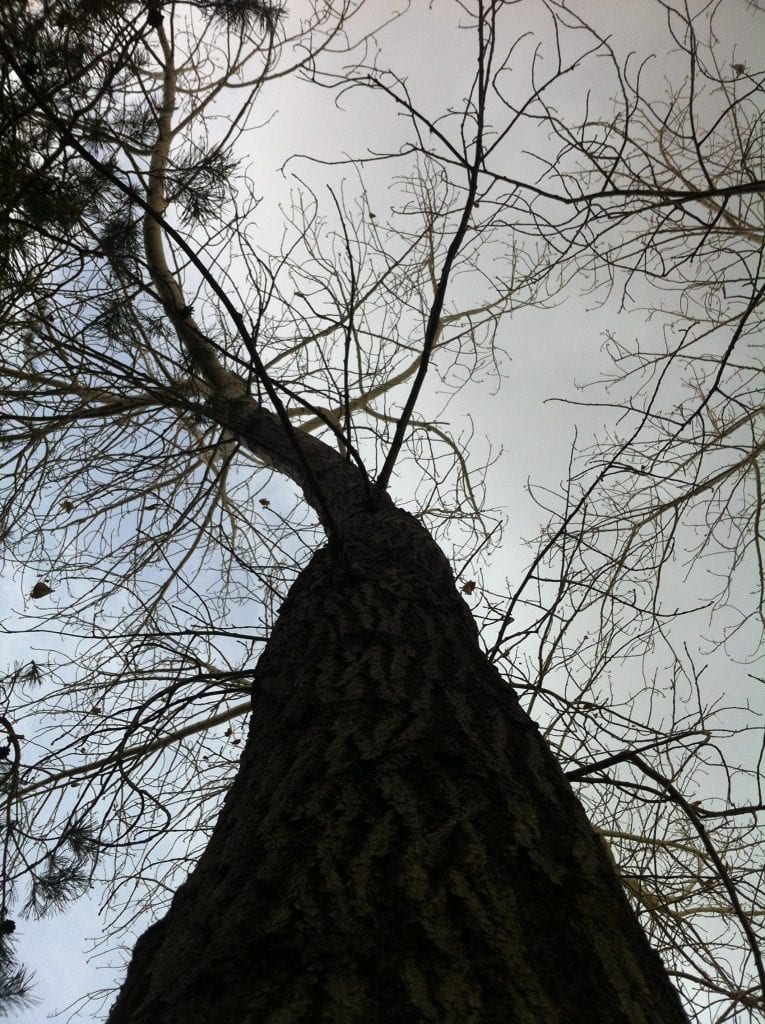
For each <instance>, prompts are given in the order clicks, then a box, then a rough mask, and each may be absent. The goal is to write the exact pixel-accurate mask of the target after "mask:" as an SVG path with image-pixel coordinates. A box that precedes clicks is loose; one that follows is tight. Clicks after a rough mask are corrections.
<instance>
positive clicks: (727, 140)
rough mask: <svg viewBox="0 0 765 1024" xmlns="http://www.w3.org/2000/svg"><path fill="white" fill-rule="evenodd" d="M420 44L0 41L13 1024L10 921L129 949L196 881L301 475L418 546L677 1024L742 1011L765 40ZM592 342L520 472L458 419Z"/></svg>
mask: <svg viewBox="0 0 765 1024" xmlns="http://www.w3.org/2000/svg"><path fill="white" fill-rule="evenodd" d="M434 6H435V5H431V6H430V7H428V8H426V6H425V5H423V4H419V3H414V4H413V5H412V6H411V8H410V9H403V10H402V11H401V12H400V13H397V14H395V15H394V14H391V15H390V16H388V15H387V14H382V15H381V12H380V10H379V9H378V8H377V5H374V4H364V3H363V2H361V0H342V2H338V3H331V4H324V3H320V2H318V0H317V2H315V3H301V4H295V5H294V10H293V9H292V7H291V5H288V6H287V7H286V8H284V9H282V8H281V7H280V6H278V5H276V4H272V3H262V2H259V0H192V2H189V3H179V2H167V3H163V2H157V3H155V2H149V3H126V2H124V0H119V2H117V0H110V2H107V3H103V2H99V3H92V2H82V0H80V2H78V3H74V2H73V0H49V2H41V3H31V2H29V0H9V2H6V4H5V5H4V8H3V11H2V13H0V128H1V129H2V130H1V131H0V216H1V217H2V221H3V231H2V235H1V237H0V328H1V329H2V345H1V346H0V388H2V398H3V407H4V411H3V424H2V435H1V436H0V456H2V472H3V483H4V487H3V493H2V506H0V534H1V536H2V552H3V559H4V565H5V576H4V579H5V584H4V585H5V591H6V593H8V594H9V595H10V597H9V606H10V607H9V608H8V610H7V612H6V613H5V617H4V619H3V628H4V631H5V635H6V637H7V638H8V650H9V651H10V652H11V654H10V656H9V657H8V659H7V670H6V673H5V676H4V678H3V679H2V683H1V684H0V725H2V728H3V730H4V737H3V738H2V742H1V745H0V752H1V753H2V757H3V761H2V763H1V764H0V768H2V776H1V781H2V789H3V796H4V828H3V836H4V845H3V859H2V884H3V892H2V908H1V911H0V918H1V920H0V933H2V934H0V999H3V1000H5V1001H6V1003H9V1004H13V1003H14V1001H18V1000H23V999H24V998H25V994H26V992H27V990H28V982H29V979H28V976H27V974H26V973H25V971H24V969H23V968H20V967H18V965H17V961H16V956H17V955H18V956H19V957H20V958H21V959H22V960H25V959H26V956H25V951H24V945H23V941H22V942H21V943H20V944H19V943H14V936H15V935H16V934H18V932H22V933H23V928H17V931H14V927H17V926H18V924H19V922H20V920H21V919H23V917H24V916H25V915H27V916H30V915H31V916H33V917H34V916H44V915H47V914H49V913H51V912H53V911H56V910H62V909H64V908H65V907H66V905H67V904H68V903H69V901H71V900H74V899H76V898H78V897H80V896H82V895H84V894H86V893H87V892H89V891H90V889H91V887H92V886H94V885H96V886H97V891H98V893H99V898H100V899H101V900H102V902H103V906H104V907H105V909H106V914H107V920H108V922H109V924H108V942H109V943H111V944H112V945H113V944H114V943H120V944H124V946H125V947H126V948H130V947H131V946H132V941H133V938H134V934H135V930H136V929H137V928H140V925H139V924H138V922H143V921H144V919H145V916H146V915H147V913H148V914H150V916H151V917H156V916H157V915H158V914H159V913H160V912H161V910H162V909H163V907H164V906H165V905H166V904H167V901H168V900H169V898H170V896H171V895H172V892H173V890H174V889H175V888H176V886H177V884H178V882H179V880H180V879H182V878H183V876H184V875H185V873H186V872H187V871H188V868H189V865H190V864H192V863H193V862H194V860H195V859H196V857H197V856H198V854H199V852H200V850H201V849H202V848H203V847H204V846H205V844H206V841H207V838H208V837H209V834H210V831H211V828H212V824H213V822H214V819H215V815H216V811H217V809H218V808H219V806H220V802H221V799H222V795H223V794H224V793H225V791H226V790H227V788H228V787H229V785H230V783H231V779H232V778H233V776H234V774H235V772H236V766H237V762H238V757H239V753H240V750H241V745H242V742H243V737H244V729H245V726H246V720H247V715H248V712H249V708H250V700H249V691H250V686H251V679H252V672H253V668H254V666H255V664H256V662H257V658H258V655H259V653H260V651H261V650H262V648H263V645H264V643H265V641H266V639H267V637H268V635H269V632H270V629H271V627H272V625H273V622H274V619H275V616H276V613H277V612H278V609H279V607H280V605H281V603H282V601H283V600H284V598H285V595H286V594H287V592H288V590H289V587H290V584H291V583H292V581H293V580H294V579H295V577H296V575H297V573H298V571H299V569H300V567H301V566H302V565H303V564H304V563H305V561H306V559H307V557H308V554H309V553H310V552H311V551H312V550H314V549H315V547H316V546H317V544H318V543H319V538H320V537H321V536H323V535H326V536H327V537H328V538H329V539H330V541H331V540H332V537H333V532H334V531H335V530H336V527H337V524H338V517H342V515H343V509H342V503H337V502H333V503H330V502H328V500H327V495H326V488H325V487H323V486H322V473H324V472H325V469H326V472H330V469H329V468H326V467H325V466H324V464H322V463H321V456H320V448H319V446H318V444H317V445H316V447H315V449H310V447H307V446H310V444H311V443H312V442H310V441H305V442H303V441H302V440H301V442H300V443H297V442H296V441H295V439H296V438H298V437H299V438H301V439H303V438H316V439H317V440H321V441H322V442H324V443H325V444H328V445H329V446H331V447H332V448H333V449H334V450H336V451H337V452H338V453H339V454H340V455H341V456H342V459H343V460H344V461H345V462H347V463H349V464H352V465H355V466H358V467H360V469H361V471H362V476H363V479H364V480H365V481H366V484H365V486H368V487H370V488H371V487H377V488H388V489H389V490H390V492H391V494H392V496H393V498H394V500H395V501H396V502H397V503H398V504H400V505H402V506H403V507H405V508H407V509H408V510H409V511H410V512H412V514H413V515H415V516H416V517H417V519H418V520H419V521H420V522H421V523H422V524H424V525H425V526H426V527H427V529H428V530H429V531H430V532H431V533H432V535H433V536H434V537H435V538H436V539H437V541H438V542H439V544H440V545H441V546H442V548H443V549H444V551H445V552H446V554H447V556H448V557H449V559H450V561H451V564H452V566H453V568H454V571H455V575H456V577H457V580H458V582H459V585H460V587H461V590H462V594H463V596H464V598H465V600H466V601H467V602H468V604H469V605H470V608H471V610H472V612H473V615H474V616H475V618H476V620H477V622H478V625H479V628H480V633H481V642H482V645H483V647H484V649H485V650H486V651H487V652H488V653H489V655H490V657H491V659H492V661H493V663H494V664H495V665H496V666H497V668H498V669H499V671H500V672H501V673H502V675H503V677H504V678H505V679H506V681H507V683H508V685H509V686H511V687H513V688H514V690H515V692H516V693H517V695H518V696H519V698H520V700H521V702H522V704H523V706H524V707H525V708H526V710H527V711H528V712H529V713H530V714H531V716H532V717H533V718H534V720H535V721H536V722H537V723H538V724H539V726H540V728H541V729H542V731H543V732H544V734H545V736H546V738H547V740H548V742H549V744H550V746H551V747H552V749H553V751H554V753H555V755H556V757H557V758H558V760H559V762H560V764H561V765H562V766H563V769H564V771H565V773H566V775H567V777H568V778H569V779H570V780H571V781H572V783H573V784H575V786H576V789H577V793H578V795H579V798H580V799H581V801H582V803H583V804H584V806H585V808H586V810H587V811H588V814H589V816H590V819H591V822H592V824H593V827H594V828H595V829H596V831H597V832H598V833H599V834H600V836H601V837H602V839H603V842H604V843H605V844H606V847H607V849H608V850H609V852H610V854H611V856H612V858H613V861H614V864H615V867H616V869H617V871H618V874H619V876H620V878H621V880H622V882H623V884H624V887H625V889H626V891H627V893H628V894H629V896H630V899H631V901H632V903H633V905H634V906H635V908H636V909H637V911H638V912H639V914H640V916H641V920H642V922H643V924H644V926H645V928H646V930H647V932H648V934H649V937H650V939H651V941H652V944H653V945H654V947H655V948H656V949H657V950H658V951H659V952H660V953H661V955H662V957H663V959H664V962H665V963H666V965H667V967H668V970H669V973H670V977H671V978H672V980H673V982H674V983H675V984H676V986H677V987H678V989H679V990H680V991H681V993H682V995H683V997H684V1000H685V1003H686V1006H687V1007H688V1009H689V1012H690V1013H691V1014H695V1015H696V1016H695V1019H698V1020H701V1021H724V1020H726V1021H727V1020H734V1019H735V1020H741V1021H744V1020H762V1019H763V1013H764V1012H765V1008H764V1007H763V1002H762V995H761V992H762V987H763V985H765V971H764V969H763V961H762V955H761V952H760V946H761V938H762V923H763V904H762V865H761V852H759V853H758V839H761V832H760V831H758V822H759V821H761V816H762V811H763V809H764V808H765V803H764V802H763V797H762V792H761V788H760V783H759V782H758V778H757V772H758V768H759V767H760V758H761V743H762V723H761V708H762V689H761V686H762V682H763V680H762V675H761V672H762V670H761V662H758V660H757V658H758V655H759V654H760V652H761V649H762V648H761V641H762V629H763V625H764V624H765V616H764V613H763V609H764V608H765V603H764V600H763V587H764V584H763V579H764V574H763V543H764V541H765V537H764V536H763V523H762V517H761V509H762V500H761V496H762V475H761V474H762V466H763V419H762V413H763V397H762V394H763V393H762V383H761V382H762V350H761V330H762V308H763V305H762V300H763V289H764V288H765V284H764V282H763V262H762V247H763V238H764V237H765V236H764V234H763V231H764V227H765V225H764V219H763V190H764V188H765V184H764V183H765V172H764V169H763V83H764V81H765V78H764V74H763V71H762V69H761V68H757V67H755V66H753V61H754V60H755V59H756V52H755V54H754V55H753V54H751V53H750V52H749V50H748V45H749V40H751V39H753V38H756V32H757V26H758V25H759V26H760V29H761V25H760V23H761V21H762V11H761V10H760V9H759V7H758V5H756V4H751V5H748V6H747V8H746V9H745V10H744V9H743V8H742V6H741V5H740V4H737V3H735V2H733V0H719V2H717V3H713V4H706V3H697V4H692V5H690V6H686V5H683V4H680V3H677V4H673V3H669V2H663V0H656V2H655V3H654V4H653V5H651V12H652V13H651V15H650V17H652V18H653V23H652V29H651V33H650V38H649V39H648V40H647V41H645V42H644V41H641V40H638V41H637V42H635V43H634V44H633V43H632V41H631V40H630V39H625V38H623V37H620V34H619V31H618V25H615V24H614V15H613V12H612V11H610V12H609V9H610V7H611V5H607V4H603V5H591V4H589V3H588V4H585V3H580V2H577V0H569V2H558V0H505V2H503V0H477V2H476V3H472V2H464V3H462V2H455V3H454V4H448V5H446V4H444V5H440V4H439V5H438V10H435V9H434ZM641 17H645V18H647V17H649V15H648V14H647V13H645V12H643V13H641ZM741 33H748V38H747V36H741V37H740V34H741ZM445 64H448V66H445ZM285 161H286V162H285ZM276 164H279V165H280V166H279V167H277V166H275V165H276ZM277 170H281V171H282V174H281V175H280V176H279V175H277V173H276V172H277ZM588 311H591V312H592V317H593V318H594V319H595V321H596V322H598V323H602V324H604V325H605V327H604V328H603V330H604V337H603V339H602V340H603V345H602V354H601V355H600V356H598V357H597V367H596V368H595V370H594V372H593V373H592V374H590V373H588V365H587V364H588V362H589V361H590V360H591V359H593V352H594V351H595V349H594V346H590V351H589V352H588V353H585V354H584V355H582V356H581V363H582V364H583V365H581V366H579V365H577V372H576V376H577V383H578V384H581V385H582V387H581V388H580V390H579V392H577V397H573V396H574V392H573V391H572V390H571V389H570V388H567V390H566V394H565V396H564V400H565V402H566V404H567V405H568V406H570V407H572V408H571V409H570V420H569V422H572V423H574V424H578V425H579V426H578V430H577V438H576V440H575V443H574V444H573V446H571V443H570V442H571V437H570V436H565V437H559V438H555V439H554V447H555V448H556V449H557V450H558V451H565V460H563V461H562V462H561V465H560V467H554V469H553V473H554V474H555V475H554V476H553V478H551V477H550V474H549V473H548V472H547V468H546V466H545V465H539V466H538V467H537V466H536V465H535V462H536V456H535V452H536V450H537V448H539V449H540V450H542V449H543V446H544V444H545V443H547V442H545V441H543V440H542V439H538V438H536V437H535V434H534V426H533V424H532V423H528V424H525V423H524V424H522V425H521V430H520V432H519V431H518V430H517V429H516V431H515V433H514V435H513V436H506V433H505V431H506V427H505V424H507V423H508V422H509V420H508V418H507V414H506V413H504V412H503V413H501V414H497V413H496V412H495V411H494V410H496V408H497V406H496V404H494V405H493V404H492V402H493V396H494V395H495V394H496V393H497V392H498V391H499V394H501V396H502V400H503V401H504V402H506V403H507V406H512V405H513V403H514V401H515V400H516V398H515V392H514V387H515V386H516V384H515V381H516V379H523V377H522V374H523V369H522V367H516V363H518V362H519V361H522V360H523V359H524V358H528V359H529V361H531V359H532V356H533V353H532V349H538V350H541V352H542V353H543V355H542V356H541V359H540V362H541V364H542V366H543V368H544V370H546V371H548V372H549V375H550V377H551V378H553V379H555V380H557V377H558V374H557V368H556V367H557V363H559V362H564V361H565V360H569V361H571V363H573V364H575V365H576V364H577V363H579V361H580V357H579V356H578V354H577V352H576V351H574V352H573V354H572V353H571V350H570V348H569V347H567V346H570V345H572V344H573V343H572V342H570V340H569V337H567V335H573V336H575V337H576V329H575V323H576V320H577V318H579V319H583V318H584V316H585V313H587V312H588ZM546 325H554V331H555V333H556V335H558V336H557V337H555V338H551V337H550V336H549V333H550V328H549V327H548V326H546ZM529 334H530V335H531V337H532V339H533V340H532V342H529V341H528V340H527V339H526V338H525V336H526V335H529ZM521 335H524V337H523V338H522V337H521ZM512 360H515V362H513V361H512ZM593 361H594V360H593ZM591 378H595V379H591ZM554 386H555V385H553V387H554ZM539 388H540V391H539V393H540V395H542V394H544V397H546V398H553V397H555V396H554V394H552V393H551V388H550V386H548V387H547V388H546V387H545V385H544V383H542V384H540V385H539ZM245 394H246V395H252V396H254V397H255V398H256V399H257V401H258V403H259V405H260V407H261V408H262V410H263V411H264V417H263V420H262V421H259V423H258V424H257V430H258V431H259V433H258V437H259V445H258V446H257V447H253V446H249V447H248V445H246V444H244V443H243V442H242V440H241V437H239V436H238V435H237V433H236V431H235V430H233V429H232V427H231V409H232V408H233V403H235V402H236V401H237V400H238V399H239V398H240V397H241V396H243V395H245ZM574 406H576V407H574ZM484 410H485V411H486V414H487V417H488V418H489V419H490V422H484ZM266 413H267V416H266ZM269 417H270V418H269ZM593 424H594V425H596V426H597V429H594V427H593ZM277 426H278V428H279V438H281V436H282V433H283V431H284V430H285V429H286V431H287V436H288V437H291V438H292V439H293V440H292V444H291V446H285V445H284V444H283V443H282V441H281V440H279V441H278V443H277V440H276V439H275V438H276V427H277ZM306 451H315V452H316V460H317V461H316V462H314V461H312V459H311V458H310V457H309V458H307V457H306V454H305V453H306ZM521 458H523V459H525V460H527V461H529V462H530V463H531V464H532V465H533V466H534V470H533V479H532V480H531V482H530V483H529V495H530V497H531V499H532V501H533V508H535V509H536V510H537V520H536V523H537V525H536V528H535V529H534V530H533V531H531V532H526V533H525V535H523V536H521V535H520V534H519V531H518V528H517V527H516V526H515V523H514V514H515V513H514V509H513V507H512V505H511V507H510V508H509V509H505V508H504V507H503V503H504V501H505V500H506V497H505V494H504V493H503V492H502V489H501V482H502V476H503V473H505V474H507V473H508V472H509V471H508V470H507V468H506V467H507V466H508V465H509V464H512V463H513V460H514V459H521ZM540 459H541V457H540ZM524 464H525V463H524ZM317 466H318V467H319V468H318V470H317ZM559 473H560V474H565V476H564V477H563V479H562V481H559V480H558V478H557V477H558V474H559ZM518 500H519V501H520V495H519V498H518ZM524 508H526V509H527V511H526V512H525V513H524V514H525V515H526V516H528V515H530V511H528V510H530V509H531V508H532V502H527V504H526V505H524ZM508 566H512V570H510V569H508V568H507V567H508ZM22 644H23V645H25V647H27V648H33V650H32V652H31V657H30V656H27V655H25V654H22V650H23V647H22V646H21V645H22ZM758 673H759V674H758ZM758 702H759V710H758ZM758 857H759V858H760V862H758ZM30 966H31V967H33V968H36V967H37V968H38V970H40V971H42V970H43V968H42V966H40V967H38V965H37V964H35V963H34V962H31V963H30Z"/></svg>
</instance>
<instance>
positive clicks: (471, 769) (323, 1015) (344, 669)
mask: <svg viewBox="0 0 765 1024" xmlns="http://www.w3.org/2000/svg"><path fill="white" fill-rule="evenodd" d="M685 1020H686V1018H685V1015H684V1013H683V1011H682V1009H681V1006H680V1002H679V999H678V996H677V994H676V992H675V991H674V989H673V988H672V987H671V985H670V983H669V981H668V979H667V976H666V973H665V971H664V969H663V967H662V965H661V962H660V960H659V957H658V956H657V955H656V953H654V952H653V951H652V950H651V949H650V947H649V945H648V942H647V940H646V938H645V936H644V934H643V932H642V930H641V928H640V927H639V925H638V923H637V920H636V918H635V916H634V914H633V913H632V911H631V909H630V908H629V906H628V904H627V902H626V899H625V896H624V894H623V892H622V889H621V886H620V884H619V882H618V880H617V878H616V876H615V874H614V871H613V867H612V865H611V864H610V862H609V859H608V857H607V856H606V854H605V852H604V850H603V849H602V847H601V844H600V842H599V840H598V839H597V837H596V836H595V835H594V833H593V831H592V829H591V827H590V825H589V824H588V822H587V819H586V817H585V815H584V813H583V811H582V809H581V807H580V805H579V803H578V802H577V800H576V799H575V797H574V796H573V793H572V791H571V789H570V787H569V785H568V783H567V782H566V780H565V779H564V777H563V775H562V773H561V771H560V769H559V767H558V765H557V763H556V762H555V760H554V758H553V757H552V755H551V753H550V752H549V750H548V748H547V746H546V744H545V742H544V740H543V739H542V737H541V736H540V734H539V732H538V730H537V728H536V727H535V726H534V724H533V723H532V722H531V721H530V720H529V718H528V717H527V716H526V714H525V713H524V712H523V711H522V710H521V708H520V706H519V704H518V702H517V700H516V698H515V696H514V695H513V693H512V690H511V689H510V688H509V687H508V686H507V685H505V684H504V683H503V682H502V681H501V680H500V678H499V676H498V674H497V673H496V671H495V670H494V669H493V668H492V667H491V666H490V665H489V663H488V662H487V660H486V658H485V657H484V655H483V654H482V652H481V650H480V648H479V645H478V642H477V637H476V632H475V627H474V625H473V622H472V618H471V616H470V613H469V611H468V610H467V607H466V606H465V604H464V602H463V601H462V598H461V597H460V596H459V594H458V593H457V592H456V589H455V586H454V580H453V577H452V574H451V571H450V569H449V566H448V564H447V562H446V560H445V558H444V557H443V555H442V553H441V552H440V551H439V549H438V548H437V546H436V545H435V544H434V542H433V541H432V540H431V538H430V537H429V536H428V534H427V533H426V532H425V531H424V530H423V529H422V527H421V526H420V525H419V524H418V523H417V522H416V521H415V520H414V519H412V518H411V517H410V516H408V515H407V514H405V513H403V512H400V511H398V510H395V509H393V508H392V507H391V508H384V509H380V510H377V511H375V512H369V513H366V514H364V515H361V516H359V521H358V524H357V528H356V529H355V530H354V532H353V533H352V534H351V535H350V536H349V537H348V538H347V539H346V541H345V543H344V546H343V552H342V557H339V556H338V557H333V554H332V552H331V551H330V550H329V549H325V550H322V551H320V552H319V553H318V554H317V555H316V556H315V557H314V558H313V560H312V562H311V563H310V565H309V566H308V568H307V569H305V571H304V572H303V573H302V574H301V576H300V578H299V579H298V580H297V582H296V583H295V585H294V587H293V588H292V591H291V593H290V595H289V597H288V598H287V600H286V602H285V604H284V607H283V609H282V612H281V614H280V617H279V619H278V622H277V624H276V627H275V629H274V631H273V636H272V638H271V640H270V641H269V644H268V646H267V648H266V650H265V652H264V654H263V656H262V657H261V659H260V662H259V664H258V666H257V670H256V672H255V674H254V680H253V717H252V726H251V731H250V737H249V740H248V744H247V748H246V750H245V751H244V754H243V757H242V763H241V768H240V771H239V773H238V775H237V778H236V779H235V781H234V783H233V785H232V787H231V791H230V793H229V794H228V797H227V799H226V801H225V805H224V807H223V810H222V812H221V815H220V818H219V821H218V823H217V826H216V828H215V832H214V835H213V837H212V839H211V841H210V844H209V846H208V848H207V850H206V851H205V853H204V854H203V856H202V858H201V860H200V862H199V864H198V866H197V867H196V869H195V870H194V871H193V872H192V874H191V876H190V878H189V879H188V881H187V882H186V883H185V884H184V885H183V886H181V888H180V889H179V891H178V892H177V894H176V896H175V898H174V900H173V903H172V906H171V908H170V910H169V912H168V913H167V915H166V917H165V918H164V919H163V920H162V921H160V922H159V923H158V924H156V925H154V926H153V927H152V928H150V929H149V930H148V931H147V932H146V934H145V935H144V936H143V937H142V938H141V939H140V940H139V942H138V944H137V946H136V950H135V954H134V958H133V961H132V963H131V965H130V969H129V971H128V975H127V980H126V982H125V985H124V987H123V989H122V992H121V993H120V996H119V998H118V1000H117V1002H116V1004H115V1006H114V1008H113V1010H112V1013H111V1016H110V1018H109V1021H110V1024H127V1022H132V1024H137V1022H140V1024H177V1022H180V1021H183V1022H184V1024H211V1022H220V1024H245V1022H246V1024H298V1022H304V1024H318V1022H332V1024H374V1022H378V1021H379V1022H380V1024H383V1022H385V1024H392V1022H401V1024H404V1022H412V1024H415V1022H422V1021H432V1022H438V1024H469V1022H475V1024H490V1022H496V1024H555V1022H560V1024H577V1022H581V1024H622V1022H624V1024H675V1022H677V1024H679V1022H682V1021H685Z"/></svg>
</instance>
